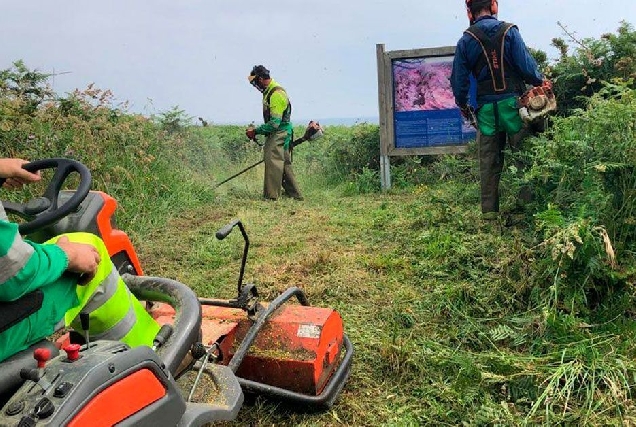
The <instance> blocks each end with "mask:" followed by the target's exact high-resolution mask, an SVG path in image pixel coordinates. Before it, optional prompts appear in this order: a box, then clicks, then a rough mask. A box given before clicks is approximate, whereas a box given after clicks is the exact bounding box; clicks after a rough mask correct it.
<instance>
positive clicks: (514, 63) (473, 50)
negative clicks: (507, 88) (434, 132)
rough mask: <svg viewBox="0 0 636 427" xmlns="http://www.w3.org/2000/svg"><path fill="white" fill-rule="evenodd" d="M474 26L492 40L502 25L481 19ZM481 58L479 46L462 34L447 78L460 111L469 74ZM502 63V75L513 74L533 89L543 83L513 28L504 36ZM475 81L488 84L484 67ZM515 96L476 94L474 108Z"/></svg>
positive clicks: (465, 95)
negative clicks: (503, 62)
mask: <svg viewBox="0 0 636 427" xmlns="http://www.w3.org/2000/svg"><path fill="white" fill-rule="evenodd" d="M476 24H477V26H478V27H479V28H480V29H481V30H482V31H484V32H485V33H486V34H487V35H488V36H489V37H493V36H494V35H495V34H496V33H497V31H498V30H499V26H500V25H502V24H503V22H502V21H499V20H498V19H497V18H495V17H494V16H484V17H481V18H479V19H477V21H476ZM482 55H483V50H482V48H481V46H480V44H479V42H477V40H475V39H474V38H473V37H472V36H471V35H469V34H466V33H464V35H463V36H462V38H461V39H459V41H458V42H457V48H456V49H455V59H454V61H453V72H452V74H451V78H450V81H451V87H452V88H453V95H454V96H455V103H456V104H457V105H458V106H460V107H462V106H464V105H466V104H467V103H468V90H469V87H470V74H471V73H472V70H473V69H474V68H475V66H476V65H477V61H478V60H479V58H480V57H481V56H482ZM504 60H505V62H506V68H505V70H506V71H505V73H506V74H508V73H515V74H516V75H517V76H518V77H519V78H520V79H522V80H523V81H524V82H525V83H528V84H531V85H533V86H540V85H541V84H542V83H543V76H542V75H541V73H540V72H539V66H538V65H537V62H536V61H535V60H534V58H533V57H532V55H530V52H529V51H528V48H527V47H526V44H525V43H524V41H523V38H522V37H521V34H520V33H519V30H518V29H517V27H512V28H510V30H508V32H507V34H506V36H505V41H504ZM504 77H507V76H504ZM475 78H476V79H477V82H478V83H479V82H482V81H486V80H490V79H491V76H490V70H489V69H488V67H484V69H482V70H481V71H479V75H476V76H475ZM518 95H520V94H515V93H505V94H496V95H481V94H479V93H477V105H478V106H482V105H484V104H486V103H489V102H495V101H499V100H502V99H506V98H510V97H513V96H518Z"/></svg>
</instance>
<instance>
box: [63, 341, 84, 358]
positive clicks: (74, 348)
mask: <svg viewBox="0 0 636 427" xmlns="http://www.w3.org/2000/svg"><path fill="white" fill-rule="evenodd" d="M81 347H82V346H81V345H79V344H69V345H67V346H66V347H64V351H65V352H66V357H68V360H69V362H75V361H76V360H77V359H79V357H80V354H79V352H80V348H81Z"/></svg>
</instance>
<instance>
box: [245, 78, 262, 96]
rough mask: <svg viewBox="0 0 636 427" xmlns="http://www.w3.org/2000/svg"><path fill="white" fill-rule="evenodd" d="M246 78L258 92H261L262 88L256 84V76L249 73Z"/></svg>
mask: <svg viewBox="0 0 636 427" xmlns="http://www.w3.org/2000/svg"><path fill="white" fill-rule="evenodd" d="M247 80H248V81H249V82H250V84H251V85H252V86H254V87H255V88H256V89H257V90H258V91H259V92H263V88H262V87H260V85H259V84H258V77H257V76H254V75H252V74H250V75H249V76H247Z"/></svg>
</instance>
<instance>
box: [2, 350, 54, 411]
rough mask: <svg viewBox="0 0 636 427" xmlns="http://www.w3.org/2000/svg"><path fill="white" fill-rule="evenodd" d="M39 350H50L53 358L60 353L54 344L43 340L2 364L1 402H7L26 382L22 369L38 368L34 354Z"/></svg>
mask: <svg viewBox="0 0 636 427" xmlns="http://www.w3.org/2000/svg"><path fill="white" fill-rule="evenodd" d="M38 348H48V349H49V350H50V351H51V358H54V357H55V356H57V355H58V354H59V353H60V351H59V350H58V348H57V347H56V346H55V345H54V344H53V343H52V342H50V341H47V340H42V341H40V342H38V343H36V344H33V345H32V346H31V347H29V348H27V349H25V350H22V351H21V352H19V353H16V354H14V355H13V356H11V357H10V358H8V359H6V360H5V361H3V362H2V363H0V402H3V401H5V397H7V398H8V397H9V396H6V395H7V394H13V392H14V391H15V390H17V389H18V388H19V387H20V385H22V383H23V382H24V380H23V379H22V377H20V370H21V369H22V368H30V369H34V368H37V362H36V361H35V359H34V358H33V352H34V351H35V349H38Z"/></svg>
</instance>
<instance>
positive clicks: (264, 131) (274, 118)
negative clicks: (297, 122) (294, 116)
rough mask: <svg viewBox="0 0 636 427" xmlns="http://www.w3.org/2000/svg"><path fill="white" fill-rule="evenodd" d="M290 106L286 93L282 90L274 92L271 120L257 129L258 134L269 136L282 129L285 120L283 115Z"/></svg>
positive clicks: (270, 104)
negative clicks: (282, 122)
mask: <svg viewBox="0 0 636 427" xmlns="http://www.w3.org/2000/svg"><path fill="white" fill-rule="evenodd" d="M288 104H289V101H288V100H287V95H286V94H285V92H283V91H282V90H277V91H276V92H274V93H273V94H272V96H271V98H270V100H269V108H270V114H271V118H270V120H269V122H267V123H264V124H262V125H260V126H259V127H257V128H256V134H257V135H269V134H271V133H273V132H276V131H277V130H278V129H279V128H280V125H281V121H282V120H283V113H284V112H285V110H286V109H287V105H288Z"/></svg>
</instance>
